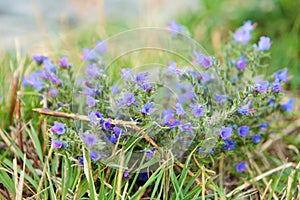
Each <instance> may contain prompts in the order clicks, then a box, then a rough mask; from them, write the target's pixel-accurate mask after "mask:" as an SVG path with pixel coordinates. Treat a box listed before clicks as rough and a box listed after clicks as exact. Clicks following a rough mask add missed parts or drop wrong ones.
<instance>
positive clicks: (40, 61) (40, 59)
mask: <svg viewBox="0 0 300 200" xmlns="http://www.w3.org/2000/svg"><path fill="white" fill-rule="evenodd" d="M32 59H33V60H34V61H35V62H37V64H39V65H41V64H43V62H44V60H45V59H47V57H45V56H43V55H33V56H32Z"/></svg>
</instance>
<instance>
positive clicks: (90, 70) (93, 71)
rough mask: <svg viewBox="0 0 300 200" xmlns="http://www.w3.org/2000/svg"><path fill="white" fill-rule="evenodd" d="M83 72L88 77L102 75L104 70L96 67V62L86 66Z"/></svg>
mask: <svg viewBox="0 0 300 200" xmlns="http://www.w3.org/2000/svg"><path fill="white" fill-rule="evenodd" d="M85 73H86V75H87V76H88V77H89V78H98V77H100V76H102V75H103V73H104V71H103V69H100V68H99V67H97V64H95V63H93V64H89V65H88V66H87V67H86V70H85Z"/></svg>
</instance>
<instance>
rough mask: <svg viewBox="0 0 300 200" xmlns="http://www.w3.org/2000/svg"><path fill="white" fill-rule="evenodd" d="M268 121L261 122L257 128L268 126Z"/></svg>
mask: <svg viewBox="0 0 300 200" xmlns="http://www.w3.org/2000/svg"><path fill="white" fill-rule="evenodd" d="M268 126H269V123H268V122H263V123H261V124H260V125H259V128H268Z"/></svg>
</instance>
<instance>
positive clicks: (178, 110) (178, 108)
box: [176, 103, 185, 117]
mask: <svg viewBox="0 0 300 200" xmlns="http://www.w3.org/2000/svg"><path fill="white" fill-rule="evenodd" d="M176 114H177V115H178V116H179V117H181V116H183V115H184V114H185V111H184V110H183V107H182V105H181V104H180V103H176Z"/></svg>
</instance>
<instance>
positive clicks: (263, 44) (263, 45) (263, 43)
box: [258, 36, 271, 51]
mask: <svg viewBox="0 0 300 200" xmlns="http://www.w3.org/2000/svg"><path fill="white" fill-rule="evenodd" d="M270 47H271V40H270V38H269V37H266V36H261V37H260V38H259V42H258V49H259V50H260V51H266V50H269V49H270Z"/></svg>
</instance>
